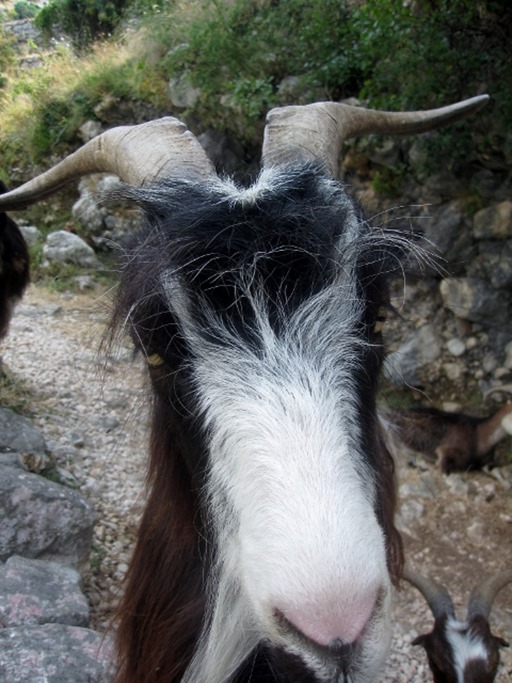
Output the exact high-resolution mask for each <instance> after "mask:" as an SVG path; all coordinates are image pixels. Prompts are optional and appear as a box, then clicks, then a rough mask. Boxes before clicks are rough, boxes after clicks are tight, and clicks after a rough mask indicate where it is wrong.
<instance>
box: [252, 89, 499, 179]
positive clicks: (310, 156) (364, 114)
mask: <svg viewBox="0 0 512 683" xmlns="http://www.w3.org/2000/svg"><path fill="white" fill-rule="evenodd" d="M488 100H489V96H488V95H479V96H478V97H472V98H471V99H468V100H463V101H462V102H457V103H456V104H451V105H449V106H447V107H441V108H439V109H430V110H427V111H414V112H387V111H378V110H372V109H364V108H362V107H352V106H350V105H347V104H342V103H338V102H317V103H314V104H306V105H304V106H290V107H278V108H276V109H272V110H271V111H270V112H269V113H268V116H267V123H266V127H265V136H264V141H263V152H262V159H263V165H264V166H281V165H287V164H294V163H300V162H306V161H321V162H322V163H323V164H325V166H326V168H327V170H328V172H329V173H330V174H331V176H332V177H336V176H337V174H338V160H339V155H340V151H341V146H342V144H343V142H344V141H345V140H348V139H349V138H353V137H357V136H359V135H369V134H379V135H412V134H415V133H424V132H426V131H429V130H433V129H434V128H440V127H441V126H447V125H449V124H451V123H455V122H456V121H458V120H459V119H462V118H464V117H465V116H468V114H472V113H474V112H476V111H478V110H479V109H481V108H482V107H483V106H484V105H485V104H486V103H487V102H488Z"/></svg>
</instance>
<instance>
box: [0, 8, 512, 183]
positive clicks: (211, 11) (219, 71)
mask: <svg viewBox="0 0 512 683" xmlns="http://www.w3.org/2000/svg"><path fill="white" fill-rule="evenodd" d="M127 13H129V16H130V17H133V16H137V17H139V18H140V17H144V25H145V28H146V30H145V36H144V39H142V40H141V37H140V33H138V34H136V40H137V41H139V42H138V43H135V41H134V45H136V47H134V48H132V49H131V51H128V52H129V54H127V56H126V58H125V57H124V56H123V58H122V59H117V60H113V59H112V55H110V56H108V55H107V53H106V52H105V53H103V58H102V61H100V59H99V58H98V60H97V63H96V64H95V65H93V66H88V67H87V68H82V67H80V68H79V69H77V68H76V67H74V68H75V70H76V71H77V73H76V76H75V80H74V82H73V83H71V82H70V84H69V87H68V86H66V89H65V90H64V89H63V88H62V87H59V88H58V89H55V88H54V87H53V86H52V82H51V81H50V79H49V78H47V76H46V75H45V73H44V72H41V73H38V74H37V78H32V79H30V77H29V76H28V75H27V74H22V75H20V76H19V79H18V80H16V81H15V82H13V84H12V95H13V101H15V100H16V97H18V106H19V107H21V106H22V105H23V106H24V104H23V102H24V100H23V97H22V95H28V96H29V97H30V98H31V99H32V100H33V101H34V103H35V104H34V111H33V117H32V118H33V120H31V121H30V122H29V121H28V119H27V120H26V122H24V124H23V127H24V129H25V131H24V132H21V131H16V133H15V134H14V135H12V136H11V133H10V132H8V133H7V136H6V134H5V133H3V137H4V140H6V141H7V143H6V144H8V145H11V148H12V149H17V150H18V149H21V148H23V149H25V150H26V151H27V154H28V156H29V158H32V159H34V160H37V159H40V158H42V156H44V155H47V154H48V153H52V152H57V153H60V152H61V151H62V149H63V145H69V144H71V145H74V144H76V143H77V142H78V139H77V137H76V130H77V128H78V126H79V125H80V124H81V123H82V122H83V121H84V120H85V119H86V118H91V117H94V115H95V114H94V112H95V108H96V106H97V105H98V104H101V103H102V102H103V101H104V100H105V98H107V97H109V98H111V99H115V100H117V101H119V102H122V103H128V104H131V103H139V104H142V103H143V104H144V106H150V107H152V108H153V110H156V111H161V112H162V113H167V112H168V111H169V109H170V106H169V99H168V95H167V84H168V82H169V80H170V79H182V78H184V79H185V80H186V81H188V82H190V83H191V85H192V86H194V87H195V88H197V89H198V91H199V93H200V96H199V98H198V99H197V101H196V102H195V103H194V105H193V106H192V107H191V108H190V109H189V110H187V111H185V112H178V115H180V116H182V117H183V118H185V119H186V120H188V121H189V122H190V123H191V124H192V125H193V124H196V123H197V122H199V123H200V127H201V128H202V129H204V128H206V127H213V128H216V129H218V130H224V131H225V132H226V133H228V134H231V135H232V136H233V137H234V138H235V139H236V140H237V141H240V142H241V143H243V144H245V146H246V149H247V153H248V156H254V154H256V153H257V150H258V148H259V144H260V139H261V130H262V127H263V122H264V118H265V114H266V112H267V111H268V110H269V108H271V107H273V106H275V105H280V104H289V103H301V104H304V103H307V102H310V101H314V100H319V99H335V100H339V99H343V98H348V97H357V98H358V99H360V100H362V101H363V103H364V104H365V105H367V106H371V107H379V108H384V109H392V110H398V109H402V110H408V109H416V108H418V109H420V108H429V107H436V106H440V105H442V104H447V103H449V102H454V101H457V100H459V99H463V98H465V97H470V96H472V95H475V94H477V93H478V92H482V91H488V92H490V93H491V95H492V103H491V105H490V106H488V107H486V109H485V110H483V112H481V113H479V115H478V116H477V117H472V118H471V119H469V120H468V121H465V122H462V123H460V124H457V125H454V126H451V127H449V128H447V129H446V130H442V131H439V132H437V133H435V134H432V135H428V136H422V138H420V139H419V140H418V141H417V142H416V143H415V144H416V145H418V146H420V145H421V146H423V150H420V152H422V153H418V154H417V155H416V156H417V157H418V158H422V159H423V161H422V168H421V169H419V171H421V172H424V173H425V172H426V173H428V172H431V171H432V170H434V169H438V168H439V165H440V164H442V166H443V168H445V169H448V170H452V171H455V172H457V171H458V170H459V169H460V168H461V165H462V162H463V160H464V162H467V160H468V159H469V160H471V159H472V158H475V157H476V158H478V157H479V156H480V157H483V155H484V153H485V154H491V155H493V156H498V157H500V159H501V161H500V163H502V164H503V165H506V164H507V163H508V164H510V163H511V162H512V136H511V135H510V132H509V131H510V128H511V123H512V89H511V88H510V87H509V84H510V83H511V82H512V47H511V46H512V40H511V38H512V35H511V33H512V29H511V27H512V8H510V7H509V3H508V0H417V1H416V2H414V3H404V2H403V0H365V2H353V1H350V2H349V1H348V0H279V2H275V1H274V0H257V1H256V0H187V1H186V2H185V1H184V0H181V1H180V0H173V2H165V1H164V0H51V2H50V3H49V5H48V6H47V7H46V8H44V9H43V10H42V11H41V12H40V13H39V14H38V15H37V21H38V22H39V25H40V26H46V27H52V26H58V27H60V28H61V29H63V30H65V31H67V32H69V33H70V34H71V35H72V36H73V40H74V42H75V44H76V45H78V46H79V47H83V46H84V45H87V44H88V41H90V40H91V39H92V38H96V37H98V36H104V35H106V34H108V33H110V32H111V31H112V30H113V29H114V28H115V26H117V25H118V22H119V21H120V19H121V18H122V17H126V16H127ZM131 35H132V34H130V33H128V37H127V41H128V40H130V39H131V38H130V36H131ZM124 45H125V44H124V43H120V44H119V45H116V46H115V47H114V49H117V48H118V47H119V51H121V50H122V49H124ZM121 46H122V47H121ZM100 56H101V55H100ZM11 59H12V48H10V47H9V45H8V43H7V42H6V41H5V40H4V38H3V37H2V34H1V33H0V67H1V68H2V70H3V68H4V67H3V64H4V63H10V60H11ZM6 68H7V67H6ZM290 76H293V77H295V78H294V79H293V81H292V79H290V78H289V77H290ZM53 78H54V77H53ZM53 82H54V81H53ZM286 82H287V83H292V85H290V86H289V88H288V91H285V89H284V88H283V84H284V83H286ZM1 95H2V90H1V81H0V96H1ZM13 111H14V110H13ZM34 120H35V122H34ZM24 121H25V120H24ZM32 131H33V132H32ZM10 136H11V137H10ZM27 138H29V140H28V142H27ZM366 144H368V142H367V143H366ZM3 145H4V143H2V147H3ZM0 151H2V152H4V150H3V149H1V150H0ZM4 153H5V155H6V158H8V159H9V158H12V154H11V153H10V152H8V150H7V151H6V152H4ZM401 163H403V160H402V161H401ZM403 172H404V171H403V169H401V168H398V169H394V170H393V171H392V172H390V173H387V172H386V173H387V175H386V174H384V173H381V174H377V177H376V178H375V179H374V181H375V183H376V185H379V186H380V187H381V188H382V189H383V190H385V191H386V192H392V191H395V188H396V187H397V185H398V184H399V181H400V177H401V174H403Z"/></svg>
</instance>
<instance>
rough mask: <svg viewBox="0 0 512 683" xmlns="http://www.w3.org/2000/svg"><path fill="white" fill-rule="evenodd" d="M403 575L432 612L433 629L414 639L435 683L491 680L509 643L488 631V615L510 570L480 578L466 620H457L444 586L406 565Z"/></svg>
mask: <svg viewBox="0 0 512 683" xmlns="http://www.w3.org/2000/svg"><path fill="white" fill-rule="evenodd" d="M404 578H405V579H406V580H407V581H409V582H410V583H411V584H412V585H413V586H415V587H416V588H417V589H418V590H419V591H420V593H421V594H422V595H423V597H424V598H425V600H426V601H427V603H428V605H429V607H430V609H431V610H432V614H433V615H434V628H433V629H432V631H431V632H430V633H425V634H423V635H420V636H418V637H417V638H415V639H414V641H413V645H421V646H422V647H424V648H425V652H426V654H427V659H428V663H429V666H430V670H431V672H432V676H433V679H434V683H492V682H493V681H494V679H495V677H496V673H497V671H498V665H499V662H500V653H499V650H500V648H501V647H506V646H508V643H507V642H506V641H505V640H503V638H500V637H499V636H495V635H493V634H492V633H491V628H490V626H489V615H490V612H491V608H492V605H493V602H494V599H495V598H496V595H497V593H498V592H499V591H500V590H501V589H502V588H504V587H505V586H506V585H507V584H509V583H511V582H512V571H511V570H508V571H504V572H501V573H499V574H496V575H494V576H491V577H489V578H486V579H484V580H483V581H481V582H480V583H479V584H478V585H477V586H476V587H475V588H474V589H473V591H472V593H471V596H470V598H469V603H468V610H467V616H466V620H465V621H459V620H458V619H457V616H456V614H455V608H454V606H453V602H452V599H451V597H450V595H449V593H448V591H447V590H446V588H444V586H441V585H440V584H439V583H437V582H436V581H433V580H432V579H430V578H429V577H426V576H423V575H422V574H419V573H418V572H416V571H414V570H412V569H409V568H406V569H405V571H404Z"/></svg>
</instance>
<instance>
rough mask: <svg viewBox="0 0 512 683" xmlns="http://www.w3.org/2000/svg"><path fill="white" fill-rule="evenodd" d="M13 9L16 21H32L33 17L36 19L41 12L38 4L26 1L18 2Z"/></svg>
mask: <svg viewBox="0 0 512 683" xmlns="http://www.w3.org/2000/svg"><path fill="white" fill-rule="evenodd" d="M13 9H14V15H15V17H16V19H31V18H32V17H35V15H36V14H37V12H38V11H39V7H38V6H37V5H36V4H34V3H33V2H26V0H20V2H16V3H15V5H14V7H13Z"/></svg>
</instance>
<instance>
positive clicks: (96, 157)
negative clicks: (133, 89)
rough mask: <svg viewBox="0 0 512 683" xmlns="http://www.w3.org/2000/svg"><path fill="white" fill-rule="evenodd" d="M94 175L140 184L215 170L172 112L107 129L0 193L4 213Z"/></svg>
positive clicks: (0, 202) (200, 174) (1, 207)
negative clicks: (134, 124) (46, 167)
mask: <svg viewBox="0 0 512 683" xmlns="http://www.w3.org/2000/svg"><path fill="white" fill-rule="evenodd" d="M90 173H113V174H115V175H117V176H119V177H120V178H121V180H122V181H123V182H125V183H127V184H129V185H134V186H138V187H140V186H143V185H149V184H151V183H152V182H154V181H155V180H158V179H161V178H170V177H173V176H174V177H184V176H196V177H203V178H204V177H208V176H210V175H213V174H215V170H214V168H213V164H212V162H211V161H210V160H209V158H208V157H207V155H206V152H205V151H204V150H203V148H202V147H201V145H200V143H199V142H198V140H197V138H196V137H195V136H194V135H193V134H192V133H191V132H190V131H189V130H188V129H187V127H186V126H185V124H183V123H182V122H181V121H179V120H178V119H176V118H174V117H171V116H168V117H165V118H162V119H157V120H156V121H149V122H147V123H141V124H139V125H136V126H119V127H117V128H111V129H109V130H107V131H105V132H104V133H102V134H101V135H98V136H97V137H95V138H93V139H92V140H90V141H89V142H87V143H86V144H85V145H84V146H83V147H80V148H79V149H77V150H76V151H75V152H73V153H72V154H70V155H69V156H68V157H66V158H65V159H63V160H62V161H61V162H59V163H58V164H56V165H55V166H54V167H53V168H51V169H49V170H48V171H46V172H45V173H42V174H41V175H39V176H37V177H36V178H33V179H32V180H30V181H28V182H27V183H25V184H24V185H21V186H20V187H18V188H17V189H15V190H12V191H11V192H7V193H5V194H3V195H1V196H0V211H8V210H16V209H23V208H25V207H26V206H28V205H30V204H33V203H35V202H37V201H40V200H42V199H45V198H46V197H49V196H50V195H51V194H53V193H54V192H56V191H57V190H59V189H60V188H62V187H63V186H64V185H67V184H68V183H69V182H71V181H72V180H75V179H77V178H80V177H82V176H84V175H88V174H90Z"/></svg>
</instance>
